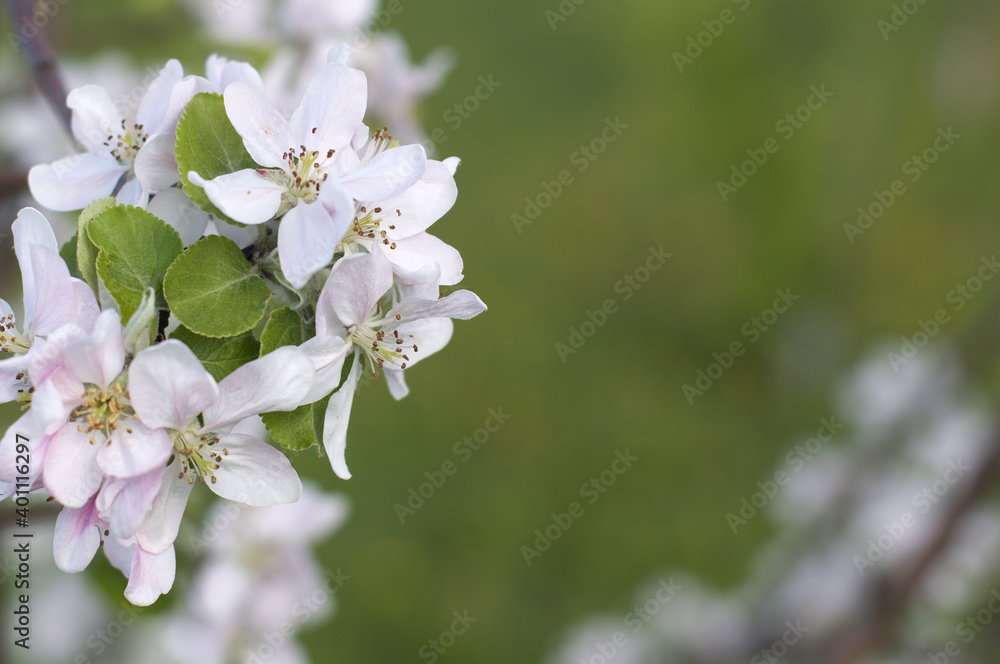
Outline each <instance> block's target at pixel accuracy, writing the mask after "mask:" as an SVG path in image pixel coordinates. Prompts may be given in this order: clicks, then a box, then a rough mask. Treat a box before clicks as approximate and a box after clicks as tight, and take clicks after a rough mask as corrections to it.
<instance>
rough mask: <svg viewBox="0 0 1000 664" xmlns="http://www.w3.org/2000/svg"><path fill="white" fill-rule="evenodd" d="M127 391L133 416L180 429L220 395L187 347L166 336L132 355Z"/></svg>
mask: <svg viewBox="0 0 1000 664" xmlns="http://www.w3.org/2000/svg"><path fill="white" fill-rule="evenodd" d="M128 376H129V394H130V395H131V398H132V406H133V407H134V408H135V413H136V416H137V417H138V418H139V419H140V420H142V421H143V423H144V424H145V425H146V426H148V427H152V428H157V427H169V428H171V429H177V430H179V431H183V430H185V429H187V427H188V425H189V424H191V422H193V421H194V419H195V418H196V417H198V414H199V413H200V412H202V411H203V410H205V409H207V408H208V407H210V406H211V405H212V404H214V403H215V402H216V401H217V400H218V398H219V386H218V385H217V384H216V382H215V379H214V378H212V376H211V374H209V373H208V371H206V370H205V367H204V366H202V364H201V362H200V361H199V360H198V358H197V357H195V354H194V353H193V352H191V349H189V348H188V347H187V346H185V345H184V344H183V343H181V342H180V341H177V340H176V339H168V340H166V341H164V342H162V343H159V344H156V345H155V346H152V347H150V348H147V349H146V350H144V351H142V352H141V353H139V354H138V355H136V356H135V359H134V360H132V365H131V366H130V367H129V373H128Z"/></svg>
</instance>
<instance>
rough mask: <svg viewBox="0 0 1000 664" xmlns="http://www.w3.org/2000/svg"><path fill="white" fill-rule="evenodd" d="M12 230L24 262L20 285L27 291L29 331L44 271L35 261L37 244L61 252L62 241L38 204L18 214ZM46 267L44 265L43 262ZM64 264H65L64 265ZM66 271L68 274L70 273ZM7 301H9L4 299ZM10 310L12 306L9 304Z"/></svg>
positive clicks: (25, 313)
mask: <svg viewBox="0 0 1000 664" xmlns="http://www.w3.org/2000/svg"><path fill="white" fill-rule="evenodd" d="M11 231H12V232H13V233H14V253H15V254H16V255H17V262H18V264H19V265H20V266H21V287H22V292H23V294H24V302H23V303H24V328H25V330H26V331H27V329H28V328H30V327H31V321H33V320H34V318H35V301H36V299H37V292H38V287H37V283H36V282H37V279H38V277H39V275H40V273H41V272H42V270H41V269H40V268H36V267H35V265H34V250H33V247H34V246H36V245H37V246H40V247H44V248H46V249H49V250H50V251H54V252H56V255H58V253H59V244H58V243H57V242H56V236H55V233H53V232H52V226H50V225H49V220H48V219H46V218H45V215H43V214H42V213H41V212H39V211H38V210H36V209H35V208H30V207H29V208H24V209H22V210H21V211H20V212H18V214H17V219H15V220H14V223H13V224H11ZM42 267H44V266H42ZM63 267H65V265H64V266H63ZM68 274H69V273H68V271H67V276H68ZM5 304H6V303H5ZM7 312H8V313H12V312H10V307H9V306H8V307H7Z"/></svg>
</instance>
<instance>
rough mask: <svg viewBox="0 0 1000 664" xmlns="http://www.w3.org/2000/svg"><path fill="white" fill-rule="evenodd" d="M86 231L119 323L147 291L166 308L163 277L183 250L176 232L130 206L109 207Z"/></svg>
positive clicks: (139, 209) (159, 220)
mask: <svg viewBox="0 0 1000 664" xmlns="http://www.w3.org/2000/svg"><path fill="white" fill-rule="evenodd" d="M86 230H87V235H88V236H89V237H90V241H91V242H93V243H94V246H95V247H96V248H97V249H98V250H99V252H100V253H99V254H98V255H97V275H98V276H99V277H100V278H101V280H102V281H103V282H104V286H105V287H106V288H107V289H108V292H109V293H110V294H111V297H113V298H114V299H115V302H117V303H118V307H119V309H120V310H121V315H122V320H126V321H127V320H128V319H129V318H131V317H132V314H133V313H135V310H136V309H137V308H138V307H139V304H140V303H141V302H142V296H143V293H145V292H146V289H147V288H152V289H153V291H154V292H155V293H156V305H157V307H159V308H160V309H165V308H166V307H167V302H166V300H165V299H164V297H163V277H164V275H165V274H166V272H167V268H168V267H170V264H171V263H173V262H174V259H175V258H177V256H178V255H180V253H181V250H182V249H183V248H184V245H183V243H182V242H181V236H180V235H178V234H177V231H175V230H174V229H173V228H171V227H170V226H168V225H167V224H166V222H164V221H163V220H162V219H159V218H157V217H155V216H153V215H152V214H150V213H149V212H146V211H145V210H143V209H141V208H137V207H132V206H131V205H116V206H114V207H112V208H108V209H107V210H105V211H104V212H102V213H101V214H99V215H98V216H97V217H95V218H94V219H92V220H90V221H89V222H88V223H87V224H86ZM77 248H78V249H79V244H78V245H77Z"/></svg>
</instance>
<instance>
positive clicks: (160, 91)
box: [135, 60, 193, 134]
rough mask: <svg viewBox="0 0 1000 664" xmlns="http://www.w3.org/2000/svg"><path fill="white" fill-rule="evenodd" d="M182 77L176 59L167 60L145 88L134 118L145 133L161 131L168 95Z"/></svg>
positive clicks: (181, 68)
mask: <svg viewBox="0 0 1000 664" xmlns="http://www.w3.org/2000/svg"><path fill="white" fill-rule="evenodd" d="M182 78H184V68H183V67H181V63H180V62H178V61H177V60H168V61H167V64H165V65H164V66H163V69H161V70H160V73H159V75H158V76H157V77H156V78H155V79H153V82H152V83H150V84H149V87H148V88H146V94H145V95H143V97H142V101H141V102H139V108H138V109H136V112H135V118H136V121H137V123H138V124H140V125H142V131H144V132H146V133H147V134H158V133H160V132H161V131H163V129H162V125H163V120H164V117H165V116H166V114H167V110H168V108H169V107H170V97H171V95H172V94H173V91H174V87H175V86H176V85H177V84H178V83H180V82H181V79H182ZM192 96H193V95H192Z"/></svg>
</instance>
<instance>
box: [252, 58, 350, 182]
mask: <svg viewBox="0 0 1000 664" xmlns="http://www.w3.org/2000/svg"><path fill="white" fill-rule="evenodd" d="M367 103H368V81H367V80H366V79H365V75H364V73H363V72H361V71H360V70H357V69H353V68H351V67H346V66H344V65H341V64H328V65H327V66H326V67H324V68H323V71H322V72H320V73H319V74H318V75H317V76H316V78H314V79H313V80H312V81H311V82H310V83H309V87H308V88H307V89H306V93H305V95H304V96H303V98H302V103H301V104H300V105H299V107H298V108H297V109H296V110H295V113H293V114H292V119H291V122H290V125H291V131H292V135H293V136H294V137H295V139H297V140H298V142H299V143H302V144H304V145H305V146H306V148H307V149H308V150H309V151H312V150H319V151H320V152H321V153H324V154H325V153H326V151H327V150H330V149H334V150H340V149H343V148H346V147H347V145H348V144H349V143H350V141H351V138H353V137H354V133H355V132H356V131H357V129H358V127H359V126H360V125H361V122H362V120H363V119H364V116H365V106H367ZM234 124H235V123H234ZM314 130H315V132H314ZM290 145H295V143H292V144H290ZM251 154H252V153H251ZM258 163H259V162H258Z"/></svg>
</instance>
